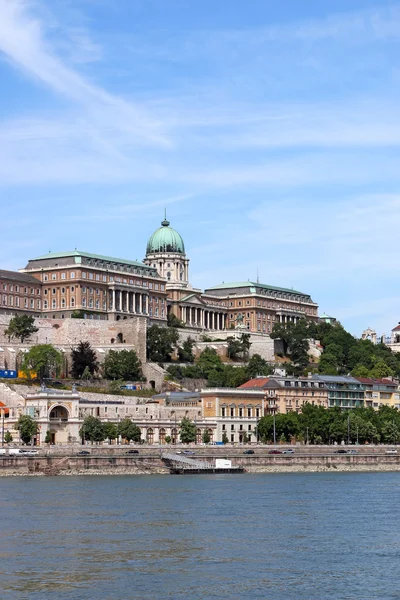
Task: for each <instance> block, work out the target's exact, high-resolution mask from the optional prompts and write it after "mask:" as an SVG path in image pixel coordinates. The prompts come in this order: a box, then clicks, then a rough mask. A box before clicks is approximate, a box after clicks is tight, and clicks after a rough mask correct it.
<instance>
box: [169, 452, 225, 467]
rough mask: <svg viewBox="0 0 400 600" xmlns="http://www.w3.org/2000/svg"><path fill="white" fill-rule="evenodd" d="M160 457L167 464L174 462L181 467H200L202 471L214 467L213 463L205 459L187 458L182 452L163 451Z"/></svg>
mask: <svg viewBox="0 0 400 600" xmlns="http://www.w3.org/2000/svg"><path fill="white" fill-rule="evenodd" d="M161 458H162V460H163V461H164V462H167V463H169V464H174V465H176V466H179V467H180V468H182V469H201V470H204V471H210V470H212V469H214V465H212V464H211V463H209V462H207V461H205V460H197V459H194V458H189V457H188V456H183V455H182V454H174V453H172V452H164V453H163V454H162V455H161Z"/></svg>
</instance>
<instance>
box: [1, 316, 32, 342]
mask: <svg viewBox="0 0 400 600" xmlns="http://www.w3.org/2000/svg"><path fill="white" fill-rule="evenodd" d="M37 331H39V329H38V328H37V327H35V318H34V317H32V316H28V315H16V316H15V317H12V319H10V323H9V324H8V327H7V329H5V330H4V333H5V335H8V341H11V339H12V338H17V339H18V340H20V342H21V344H23V343H24V341H25V340H28V339H29V338H30V337H31V335H32V333H36V332H37Z"/></svg>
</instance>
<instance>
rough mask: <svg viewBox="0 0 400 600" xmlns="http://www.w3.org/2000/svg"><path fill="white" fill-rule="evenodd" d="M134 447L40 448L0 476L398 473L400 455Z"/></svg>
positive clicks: (3, 462)
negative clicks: (185, 451) (133, 450)
mask: <svg viewBox="0 0 400 600" xmlns="http://www.w3.org/2000/svg"><path fill="white" fill-rule="evenodd" d="M131 448H132V447H131ZM137 448H138V453H135V454H131V453H128V452H129V446H128V447H126V446H125V447H119V446H108V445H107V446H105V445H104V446H95V445H94V446H85V450H87V451H88V452H89V454H87V455H79V452H80V451H81V450H82V447H80V446H78V447H64V448H52V449H51V450H49V449H47V448H42V447H41V448H38V454H35V455H32V456H26V455H10V454H5V455H0V476H5V475H73V474H79V475H81V474H87V475H90V474H118V475H121V474H190V473H196V474H199V473H200V472H201V473H209V474H211V473H220V472H223V473H246V472H250V473H266V472H271V473H272V472H274V473H276V472H313V471H332V472H333V471H335V470H337V471H400V454H386V453H385V448H384V447H382V446H374V447H361V448H359V450H358V453H357V454H337V453H335V448H334V447H312V448H311V447H298V448H296V449H295V452H294V454H269V451H270V449H271V447H270V446H257V447H255V448H254V454H244V448H243V447H242V448H235V447H232V448H226V447H225V448H216V447H212V448H210V447H198V448H195V455H192V456H191V457H189V456H185V455H183V454H179V452H180V450H178V448H173V449H169V448H168V449H165V451H163V450H162V449H161V448H159V447H158V448H157V447H154V446H153V447H150V446H149V447H143V446H138V447H137ZM181 452H183V448H182V450H181ZM218 461H223V462H224V464H225V468H221V463H218ZM229 463H230V464H229ZM228 464H229V467H228V468H227V465H228Z"/></svg>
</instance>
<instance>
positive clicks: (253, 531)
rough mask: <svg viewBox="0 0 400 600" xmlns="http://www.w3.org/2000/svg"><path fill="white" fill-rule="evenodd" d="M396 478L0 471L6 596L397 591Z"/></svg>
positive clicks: (304, 595)
mask: <svg viewBox="0 0 400 600" xmlns="http://www.w3.org/2000/svg"><path fill="white" fill-rule="evenodd" d="M399 497H400V474H397V473H381V474H380V473H368V474H367V473H355V474H354V473H353V474H347V473H334V474H323V473H318V474H305V475H299V474H282V475H277V474H273V475H272V474H265V475H225V476H218V475H217V476H215V475H214V476H206V475H201V476H133V477H129V476H127V477H57V478H51V477H49V478H39V477H38V478H34V477H16V478H1V479H0V506H1V530H0V557H1V560H0V597H1V600H8V599H11V598H13V600H15V599H17V600H24V599H26V598H29V599H38V600H46V599H47V598H52V599H56V600H75V599H76V600H111V599H112V600H114V599H116V598H123V599H125V600H129V599H136V598H138V599H151V600H156V599H164V598H165V599H177V600H178V599H181V598H182V599H200V598H240V599H247V598H249V599H250V598H251V599H254V598H265V599H268V600H292V599H293V600H303V599H307V600H314V599H315V600H317V599H318V600H328V599H329V600H332V599H333V600H350V599H351V600H353V599H357V600H358V599H359V600H370V599H374V600H375V599H376V600H386V599H397V600H398V599H399V598H400V576H399V567H400V525H399V512H400V509H399Z"/></svg>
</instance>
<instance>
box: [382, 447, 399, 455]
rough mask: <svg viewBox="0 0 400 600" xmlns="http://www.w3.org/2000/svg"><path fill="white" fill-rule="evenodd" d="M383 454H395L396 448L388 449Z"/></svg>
mask: <svg viewBox="0 0 400 600" xmlns="http://www.w3.org/2000/svg"><path fill="white" fill-rule="evenodd" d="M385 454H397V448H388V449H387V450H386V453H385Z"/></svg>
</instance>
